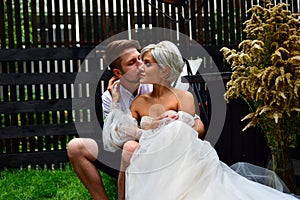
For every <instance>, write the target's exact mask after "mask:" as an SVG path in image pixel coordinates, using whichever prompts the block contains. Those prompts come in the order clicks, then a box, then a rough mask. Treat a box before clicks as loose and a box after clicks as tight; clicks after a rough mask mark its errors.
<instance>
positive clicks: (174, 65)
mask: <svg viewBox="0 0 300 200" xmlns="http://www.w3.org/2000/svg"><path fill="white" fill-rule="evenodd" d="M146 52H150V53H151V55H152V56H153V58H154V59H155V60H156V62H157V64H158V65H159V67H160V68H161V69H165V68H166V67H169V68H170V73H169V75H168V77H167V81H169V82H170V83H172V82H174V81H176V80H177V78H178V76H179V75H180V73H181V72H182V69H183V66H184V61H183V58H182V56H181V53H180V51H179V49H178V47H177V46H176V45H175V44H174V43H172V42H170V41H162V42H159V43H157V44H149V45H148V46H146V47H144V48H143V49H142V52H141V58H143V56H144V54H145V53H146Z"/></svg>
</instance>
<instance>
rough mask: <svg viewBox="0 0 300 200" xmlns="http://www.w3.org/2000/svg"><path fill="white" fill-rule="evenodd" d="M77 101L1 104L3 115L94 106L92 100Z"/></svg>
mask: <svg viewBox="0 0 300 200" xmlns="http://www.w3.org/2000/svg"><path fill="white" fill-rule="evenodd" d="M76 100H77V99H74V98H73V102H72V99H48V100H35V101H31V100H30V101H10V102H0V110H1V113H10V114H12V113H20V112H47V111H64V110H69V109H72V103H73V106H74V108H75V107H76V108H80V109H89V108H91V106H93V101H94V100H93V99H92V98H86V97H83V98H80V99H78V101H76Z"/></svg>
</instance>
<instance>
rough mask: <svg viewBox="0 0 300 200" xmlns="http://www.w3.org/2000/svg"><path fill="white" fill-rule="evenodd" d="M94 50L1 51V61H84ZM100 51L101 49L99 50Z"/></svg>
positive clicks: (88, 48) (39, 49) (35, 49)
mask: <svg viewBox="0 0 300 200" xmlns="http://www.w3.org/2000/svg"><path fill="white" fill-rule="evenodd" d="M99 47H100V46H99ZM103 48H104V47H103ZM93 49H94V47H81V48H76V47H75V48H64V47H57V48H26V49H21V48H12V49H0V61H37V60H72V59H84V58H85V57H86V56H87V55H88V54H89V53H92V52H91V51H92V50H93ZM98 49H101V48H98ZM99 52H101V51H99ZM90 55H92V54H90ZM95 55H97V57H100V56H102V54H101V53H97V54H95Z"/></svg>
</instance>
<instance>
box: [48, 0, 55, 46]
mask: <svg viewBox="0 0 300 200" xmlns="http://www.w3.org/2000/svg"><path fill="white" fill-rule="evenodd" d="M52 3H53V1H52V0H47V14H48V16H47V29H48V40H49V41H48V45H49V47H53V46H54V39H53V38H54V35H53V10H52Z"/></svg>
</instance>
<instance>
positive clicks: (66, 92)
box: [0, 0, 300, 168]
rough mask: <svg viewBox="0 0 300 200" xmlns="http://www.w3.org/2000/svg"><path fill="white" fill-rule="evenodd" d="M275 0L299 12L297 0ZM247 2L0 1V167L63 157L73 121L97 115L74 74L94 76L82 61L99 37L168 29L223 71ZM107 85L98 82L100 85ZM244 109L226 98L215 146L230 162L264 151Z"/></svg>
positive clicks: (258, 157) (261, 158)
mask: <svg viewBox="0 0 300 200" xmlns="http://www.w3.org/2000/svg"><path fill="white" fill-rule="evenodd" d="M127 2H128V3H129V4H127ZM259 2H260V3H261V2H262V1H259ZM281 2H287V3H289V4H290V6H289V9H290V10H292V11H293V12H294V13H298V12H299V7H300V3H299V1H297V0H286V1H284V0H283V1H281ZM253 4H257V1H240V0H225V1H222V0H204V1H203V0H191V1H188V5H187V6H186V7H179V8H176V7H174V6H171V5H169V4H164V3H160V2H158V1H157V0H129V1H127V0H97V1H89V0H69V1H68V0H22V1H20V0H12V1H0V95H1V98H0V114H1V122H0V123H1V126H0V160H1V163H0V168H4V167H9V168H10V167H19V166H20V165H23V166H26V165H28V164H31V165H36V164H46V165H47V166H49V167H52V165H51V164H57V163H60V162H67V161H68V159H67V156H66V149H67V146H66V145H67V143H68V141H69V140H70V139H72V138H74V137H77V136H78V135H77V130H76V128H75V124H74V122H75V121H76V120H81V121H80V122H81V123H82V126H83V127H84V126H87V127H88V126H89V124H91V123H93V121H95V120H97V119H95V118H93V117H92V116H91V115H90V109H93V105H90V104H91V103H90V102H93V98H95V97H94V94H89V91H90V89H91V87H94V86H92V85H91V84H89V83H87V82H82V83H80V84H74V80H75V77H76V75H77V74H78V73H85V76H87V77H88V76H92V75H93V73H94V72H93V71H90V69H89V68H88V67H87V66H86V65H83V63H82V62H83V60H84V58H85V57H86V56H87V55H88V54H89V53H90V51H91V50H92V49H93V48H94V47H95V46H96V45H98V44H99V43H100V42H103V41H104V40H106V39H107V38H109V37H110V36H113V35H116V34H118V33H121V32H123V31H127V30H128V29H135V28H142V29H143V28H148V27H163V28H168V29H172V30H176V31H180V32H181V33H184V34H186V35H188V36H190V37H191V38H192V39H194V40H195V41H197V42H198V43H199V44H201V45H203V46H204V48H205V49H206V50H207V52H208V53H209V54H210V56H211V57H212V58H213V60H214V62H215V63H216V65H217V66H218V68H219V70H220V71H222V72H226V71H229V68H228V67H225V66H226V65H225V64H224V59H223V57H222V55H221V54H220V52H219V50H220V48H221V47H223V46H228V47H232V48H236V46H237V45H238V44H239V42H240V41H241V40H242V39H243V38H244V37H245V34H244V33H243V31H242V29H243V22H244V21H245V20H246V19H247V18H248V17H249V14H247V13H246V11H247V10H248V9H249V8H250V7H251V6H252V5H253ZM165 34H168V33H167V32H166V33H165ZM150 42H157V41H156V38H141V43H143V44H145V43H150ZM180 42H181V43H184V41H180ZM99 52H101V50H100V51H99ZM195 53H196V54H197V52H195ZM100 57H101V56H100ZM95 58H96V59H97V60H96V61H95V60H94V61H91V62H92V63H95V62H96V63H101V59H99V54H98V55H97V56H95ZM208 59H210V58H208ZM99 66H100V65H99ZM202 67H205V66H202ZM104 69H105V68H104V67H103V66H102V65H101V66H100V67H99V70H100V71H101V70H102V71H104ZM78 71H80V72H78ZM105 88H106V87H105V83H102V84H100V86H99V90H100V91H103V90H104V89H105ZM204 88H205V86H204ZM208 92H209V91H208ZM96 95H99V94H96ZM78 96H81V97H80V98H84V99H85V100H84V101H85V102H86V104H85V105H81V106H82V109H81V110H76V109H75V110H74V109H73V108H72V99H74V97H78ZM237 108H238V109H237ZM101 112H102V110H101V109H100V113H101ZM246 113H247V106H246V105H245V104H243V102H240V101H234V102H231V103H229V104H228V110H227V115H226V116H227V118H226V123H225V126H224V129H223V132H222V135H221V137H220V139H219V142H218V143H217V145H216V149H217V151H218V153H219V156H220V158H221V160H223V161H225V162H226V163H228V164H231V163H234V162H236V161H249V162H252V163H254V164H259V165H264V164H265V160H266V157H267V155H268V150H267V148H266V146H265V141H264V138H263V135H262V134H260V133H259V131H258V130H257V129H251V130H248V131H247V132H246V133H242V132H241V130H242V127H243V125H244V124H242V123H241V122H240V119H241V118H242V117H243V116H244V115H245V114H246ZM99 117H102V116H101V114H100V116H98V118H99Z"/></svg>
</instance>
